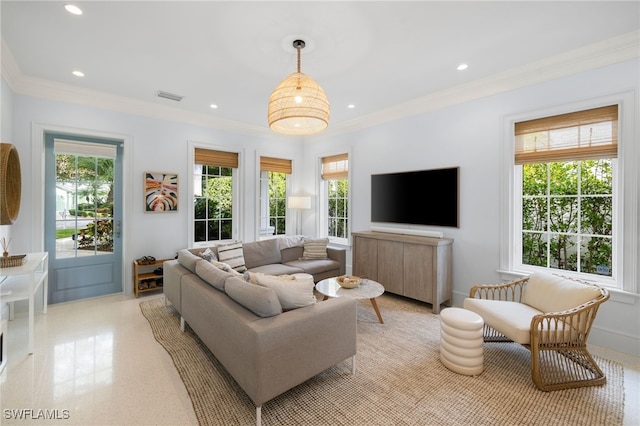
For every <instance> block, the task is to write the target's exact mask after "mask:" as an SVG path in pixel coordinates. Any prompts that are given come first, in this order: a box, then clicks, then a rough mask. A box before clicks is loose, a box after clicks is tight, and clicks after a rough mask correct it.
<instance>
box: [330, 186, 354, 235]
mask: <svg viewBox="0 0 640 426" xmlns="http://www.w3.org/2000/svg"><path fill="white" fill-rule="evenodd" d="M327 186H328V188H327V189H328V201H329V212H328V220H329V226H328V228H329V229H328V236H329V237H335V238H348V237H349V180H348V179H336V180H329V181H327Z"/></svg>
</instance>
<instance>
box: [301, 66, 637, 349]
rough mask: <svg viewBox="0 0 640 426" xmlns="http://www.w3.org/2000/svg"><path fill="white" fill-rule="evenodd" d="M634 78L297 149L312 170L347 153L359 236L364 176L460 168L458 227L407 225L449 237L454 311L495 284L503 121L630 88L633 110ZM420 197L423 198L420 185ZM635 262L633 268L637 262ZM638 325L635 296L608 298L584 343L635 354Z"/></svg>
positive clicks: (518, 95)
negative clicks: (477, 287) (321, 159)
mask: <svg viewBox="0 0 640 426" xmlns="http://www.w3.org/2000/svg"><path fill="white" fill-rule="evenodd" d="M639 76H640V61H638V60H633V61H628V62H625V63H621V64H618V65H614V66H609V67H606V68H601V69H597V70H594V71H590V72H585V73H581V74H579V75H574V76H571V77H567V78H562V79H558V80H555V81H550V82H546V83H543V84H537V85H535V86H531V87H526V88H523V89H519V90H513V91H510V92H507V93H503V94H500V95H496V96H491V97H488V98H484V99H480V100H477V101H473V102H468V103H466V104H461V105H457V106H453V107H450V108H446V109H442V110H438V111H434V112H431V113H426V114H422V115H419V116H414V117H411V118H406V119H403V120H399V121H395V122H391V123H387V124H383V125H380V126H377V127H372V128H369V129H366V130H360V131H354V132H351V133H348V134H342V135H340V136H334V137H326V138H320V139H317V140H314V141H311V142H307V144H306V145H305V152H304V156H305V161H306V162H307V164H308V165H309V167H307V169H308V170H310V169H313V167H312V166H314V165H315V164H316V163H317V157H318V156H321V155H323V154H324V153H325V152H327V151H331V150H334V149H342V151H343V152H345V151H347V150H350V154H351V157H350V164H349V167H350V171H351V209H352V211H351V214H352V216H351V218H352V220H351V230H352V231H363V230H369V229H370V228H371V222H370V211H369V206H370V191H371V188H370V175H371V174H372V173H381V172H396V171H407V170H418V169H429V168H440V167H448V166H460V228H457V229H456V228H438V227H432V228H429V227H417V226H415V227H414V228H421V229H432V230H438V231H443V232H444V234H445V236H446V237H449V238H453V239H454V245H453V282H454V284H453V289H454V304H455V305H457V306H460V305H461V304H462V301H463V299H464V297H466V296H467V295H468V292H469V289H470V288H471V287H472V286H473V285H474V284H489V283H498V282H500V281H501V277H500V274H499V273H498V272H497V271H498V269H499V268H500V222H499V218H500V210H499V205H500V197H501V191H502V187H501V181H500V168H501V166H502V165H501V154H500V152H501V143H502V139H503V134H502V133H503V123H504V120H505V117H506V116H510V115H514V114H521V113H526V112H530V111H536V110H541V109H546V108H549V107H554V106H562V105H568V104H571V103H576V102H580V101H584V100H588V99H592V98H598V97H602V96H608V95H612V94H616V93H620V92H628V91H630V90H631V91H635V95H634V98H635V103H636V105H638V92H639V89H640V78H639ZM636 111H637V110H636ZM636 120H637V118H636ZM635 125H636V126H637V125H638V123H637V122H636V123H635ZM638 137H639V133H638V132H636V133H635V140H634V141H631V142H632V143H635V144H638ZM626 143H629V141H626ZM305 178H306V179H307V180H306V181H305V182H306V186H308V187H313V178H314V177H313V176H312V175H310V174H307V175H306V176H305ZM421 195H422V196H424V197H429V191H428V188H425V190H424V193H423V194H421ZM638 200H640V197H636V198H635V203H636V208H638V206H637V203H638ZM434 208H437V206H436V201H435V200H434ZM636 238H637V236H636ZM638 252H639V253H640V251H638ZM348 258H350V256H348ZM636 262H637V263H638V264H640V258H638V259H636ZM639 288H640V287H639ZM639 325H640V300H639V299H638V297H637V296H634V295H629V294H628V293H625V294H622V293H614V294H612V297H611V299H610V301H608V302H607V303H605V304H604V305H603V307H602V308H601V310H600V313H599V315H598V318H597V322H596V326H595V328H594V330H593V331H592V337H591V339H592V340H591V341H592V342H593V343H597V344H601V345H603V346H610V347H612V348H615V349H616V350H619V351H624V352H628V353H633V354H635V355H636V356H640V335H639V330H638V329H639V327H638V326H639Z"/></svg>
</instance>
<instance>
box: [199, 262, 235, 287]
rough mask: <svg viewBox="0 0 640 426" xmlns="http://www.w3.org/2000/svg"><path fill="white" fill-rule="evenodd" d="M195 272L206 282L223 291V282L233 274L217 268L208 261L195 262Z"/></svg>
mask: <svg viewBox="0 0 640 426" xmlns="http://www.w3.org/2000/svg"><path fill="white" fill-rule="evenodd" d="M196 274H198V276H199V277H200V278H202V279H203V280H204V281H205V282H206V283H207V284H209V285H211V286H213V287H214V288H217V289H218V290H220V291H224V282H225V281H226V279H227V278H229V277H232V276H233V274H231V273H229V272H227V271H224V270H222V269H221V268H218V267H217V266H215V265H213V264H211V263H210V262H198V263H196Z"/></svg>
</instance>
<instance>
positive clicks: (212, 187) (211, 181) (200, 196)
mask: <svg viewBox="0 0 640 426" xmlns="http://www.w3.org/2000/svg"><path fill="white" fill-rule="evenodd" d="M195 169H196V170H195V175H194V178H195V180H194V182H195V183H194V189H195V190H194V241H195V242H203V241H221V240H230V239H232V238H233V215H232V212H233V192H232V189H233V169H232V168H230V167H219V166H205V165H201V164H196V165H195Z"/></svg>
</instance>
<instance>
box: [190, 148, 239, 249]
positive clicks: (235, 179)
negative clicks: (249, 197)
mask: <svg viewBox="0 0 640 426" xmlns="http://www.w3.org/2000/svg"><path fill="white" fill-rule="evenodd" d="M187 147H188V148H187V149H188V155H187V157H188V166H189V178H188V179H187V197H189V198H188V199H186V200H185V202H187V204H188V208H187V214H188V223H189V225H188V226H187V237H186V239H187V247H193V248H195V247H208V246H211V245H216V244H225V243H229V242H233V241H241V240H242V238H243V235H242V227H241V226H240V224H242V223H244V215H243V213H242V212H243V211H244V209H243V208H242V205H241V204H242V197H240V188H242V174H241V173H240V170H241V169H242V168H243V159H244V155H243V152H241V151H239V150H238V151H236V150H230V149H228V148H227V147H223V146H219V145H210V144H206V143H202V142H195V141H188V142H187ZM196 148H201V149H207V150H212V151H223V152H231V153H236V154H237V155H238V168H232V175H231V179H232V184H231V197H232V203H233V207H232V208H231V223H232V225H231V227H232V236H231V239H229V240H216V241H195V240H194V232H195V218H194V215H195V207H194V203H193V200H194V196H195V185H194V177H195V164H196V163H195V151H196Z"/></svg>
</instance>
